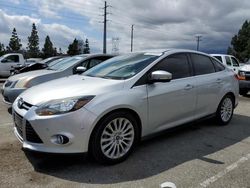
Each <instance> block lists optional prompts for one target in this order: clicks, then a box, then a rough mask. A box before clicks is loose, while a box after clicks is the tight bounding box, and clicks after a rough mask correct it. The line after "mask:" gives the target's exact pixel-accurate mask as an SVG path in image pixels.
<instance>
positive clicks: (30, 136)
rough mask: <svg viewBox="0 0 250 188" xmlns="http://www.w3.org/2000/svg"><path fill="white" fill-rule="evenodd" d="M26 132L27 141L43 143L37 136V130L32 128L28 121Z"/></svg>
mask: <svg viewBox="0 0 250 188" xmlns="http://www.w3.org/2000/svg"><path fill="white" fill-rule="evenodd" d="M25 132H26V140H27V141H29V142H34V143H43V141H42V140H41V138H40V137H39V136H38V135H37V133H36V132H35V130H34V129H33V128H32V126H31V124H30V123H29V122H28V121H26V126H25Z"/></svg>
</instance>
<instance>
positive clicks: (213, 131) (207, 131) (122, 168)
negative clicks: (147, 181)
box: [25, 115, 250, 184]
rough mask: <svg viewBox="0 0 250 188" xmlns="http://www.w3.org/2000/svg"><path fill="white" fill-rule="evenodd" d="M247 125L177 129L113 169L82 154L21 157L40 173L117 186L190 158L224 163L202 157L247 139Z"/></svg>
mask: <svg viewBox="0 0 250 188" xmlns="http://www.w3.org/2000/svg"><path fill="white" fill-rule="evenodd" d="M249 122H250V117H247V116H241V115H234V118H233V119H232V121H231V123H230V124H229V125H228V126H217V125H216V124H215V123H214V122H213V121H212V120H206V121H201V122H197V123H193V124H191V125H190V124H189V125H186V126H181V127H179V128H177V129H172V130H169V131H167V132H166V133H164V134H162V135H160V136H157V137H155V138H153V139H150V140H147V141H143V142H142V143H141V144H140V145H139V146H138V147H137V149H136V150H135V151H134V152H133V154H132V155H131V156H130V157H129V158H128V159H127V160H126V161H124V162H122V163H120V164H117V165H113V166H105V165H100V164H97V163H96V162H94V161H92V159H91V158H90V157H85V156H84V155H48V154H40V153H33V152H27V151H26V152H25V154H26V156H27V158H28V160H29V161H30V163H31V164H32V165H33V167H34V169H35V170H36V171H38V172H40V173H43V174H47V175H51V176H54V177H57V178H62V179H65V180H70V181H74V182H80V183H89V184H110V183H111V184H112V183H120V182H126V181H133V180H140V179H144V178H147V177H151V176H154V175H157V174H159V173H161V172H163V171H166V170H168V169H171V168H173V167H175V166H178V165H180V164H182V163H184V162H187V161H190V160H194V159H199V160H202V161H205V162H207V163H212V164H217V165H220V164H224V162H223V161H217V160H214V159H210V158H209V157H206V156H207V155H209V154H212V153H214V152H217V151H220V150H222V149H224V148H226V147H229V146H231V145H233V144H235V143H237V142H240V141H242V140H244V139H245V138H247V137H249V136H250V126H249Z"/></svg>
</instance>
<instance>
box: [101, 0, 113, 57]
mask: <svg viewBox="0 0 250 188" xmlns="http://www.w3.org/2000/svg"><path fill="white" fill-rule="evenodd" d="M108 7H112V6H110V5H107V1H104V7H103V8H102V9H103V10H104V14H103V15H102V16H103V18H104V19H103V53H104V54H106V52H107V21H109V20H107V15H108V14H111V13H108V12H107V8H108Z"/></svg>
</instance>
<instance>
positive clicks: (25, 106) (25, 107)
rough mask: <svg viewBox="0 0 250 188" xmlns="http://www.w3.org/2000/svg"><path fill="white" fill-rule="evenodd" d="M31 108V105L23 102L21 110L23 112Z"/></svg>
mask: <svg viewBox="0 0 250 188" xmlns="http://www.w3.org/2000/svg"><path fill="white" fill-rule="evenodd" d="M31 107H32V105H31V104H29V103H27V102H23V105H22V108H23V109H25V110H29V109H30V108H31Z"/></svg>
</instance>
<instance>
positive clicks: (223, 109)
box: [216, 95, 234, 125]
mask: <svg viewBox="0 0 250 188" xmlns="http://www.w3.org/2000/svg"><path fill="white" fill-rule="evenodd" d="M233 111H234V100H233V97H232V96H231V95H226V96H225V97H224V98H223V99H222V100H221V102H220V104H219V106H218V109H217V112H216V118H217V120H218V123H219V124H221V125H227V124H228V123H229V122H230V121H231V119H232V117H233Z"/></svg>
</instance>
